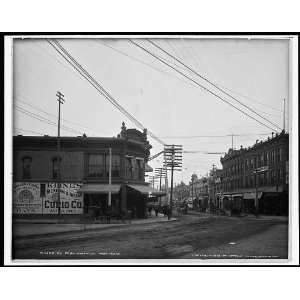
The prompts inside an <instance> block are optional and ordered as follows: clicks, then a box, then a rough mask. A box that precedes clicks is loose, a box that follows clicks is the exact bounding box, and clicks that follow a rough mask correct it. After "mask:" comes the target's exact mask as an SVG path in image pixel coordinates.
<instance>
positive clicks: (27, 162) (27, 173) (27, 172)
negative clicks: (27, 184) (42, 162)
mask: <svg viewBox="0 0 300 300" xmlns="http://www.w3.org/2000/svg"><path fill="white" fill-rule="evenodd" d="M22 161H23V179H30V178H31V163H32V158H31V157H29V156H26V157H23V159H22Z"/></svg>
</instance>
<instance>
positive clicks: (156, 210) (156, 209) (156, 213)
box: [154, 207, 158, 216]
mask: <svg viewBox="0 0 300 300" xmlns="http://www.w3.org/2000/svg"><path fill="white" fill-rule="evenodd" d="M154 211H155V215H156V216H158V208H157V207H156V208H155V209H154Z"/></svg>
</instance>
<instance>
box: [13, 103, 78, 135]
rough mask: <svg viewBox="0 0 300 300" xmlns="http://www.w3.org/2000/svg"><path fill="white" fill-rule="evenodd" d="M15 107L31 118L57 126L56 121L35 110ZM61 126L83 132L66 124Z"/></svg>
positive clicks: (74, 131)
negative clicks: (34, 111) (36, 112)
mask: <svg viewBox="0 0 300 300" xmlns="http://www.w3.org/2000/svg"><path fill="white" fill-rule="evenodd" d="M15 109H16V110H17V111H19V112H21V113H23V114H25V115H27V116H29V117H31V118H34V119H36V120H39V121H41V122H44V123H47V124H48V125H51V126H55V127H56V126H57V123H56V122H53V121H51V120H49V119H47V118H45V117H43V116H41V115H39V114H35V113H33V112H30V111H28V110H26V109H24V108H22V107H20V106H17V105H16V106H15ZM61 128H62V129H64V130H65V131H69V132H73V133H79V134H82V133H81V132H79V131H77V130H75V129H73V128H71V127H68V126H65V125H63V126H61Z"/></svg>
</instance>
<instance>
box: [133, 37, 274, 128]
mask: <svg viewBox="0 0 300 300" xmlns="http://www.w3.org/2000/svg"><path fill="white" fill-rule="evenodd" d="M129 41H130V42H131V43H132V44H133V45H135V46H137V47H138V48H140V49H142V50H143V51H145V52H147V53H148V54H150V55H151V56H153V57H155V58H156V59H158V60H159V61H161V62H162V63H163V64H165V65H167V66H168V67H170V68H172V69H173V70H174V71H176V72H178V73H179V74H181V75H182V76H184V77H185V78H187V79H189V80H191V81H192V82H194V83H195V84H197V85H198V86H200V87H201V88H202V89H204V90H205V91H206V92H208V93H210V94H212V95H214V96H215V97H217V98H218V99H220V100H221V101H223V102H225V103H227V104H229V105H230V106H232V107H233V108H235V109H236V110H238V111H240V112H241V113H243V114H244V115H246V116H248V117H249V118H251V119H253V120H255V121H256V122H258V123H260V124H261V125H263V126H265V127H267V128H269V129H271V130H272V131H277V130H274V128H272V127H270V126H269V125H266V124H265V123H263V122H261V121H260V120H257V119H256V118H255V117H253V116H251V115H249V114H248V113H246V112H244V111H243V110H241V109H240V108H238V107H236V106H235V105H233V104H232V103H231V102H229V101H227V100H226V99H224V98H222V97H221V96H220V95H218V94H216V93H214V92H212V91H211V90H210V89H208V88H206V87H205V86H203V85H202V84H200V83H199V82H197V81H195V80H194V79H192V78H191V77H189V76H187V75H186V74H184V73H182V72H181V71H179V70H178V69H176V68H174V67H173V66H171V65H170V64H168V63H167V62H165V61H164V60H162V59H160V58H159V57H157V56H156V55H155V54H153V53H152V52H150V51H149V50H147V49H146V48H144V47H142V46H140V45H139V44H137V43H135V42H134V41H132V40H131V39H129Z"/></svg>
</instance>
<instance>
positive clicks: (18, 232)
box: [13, 216, 177, 238]
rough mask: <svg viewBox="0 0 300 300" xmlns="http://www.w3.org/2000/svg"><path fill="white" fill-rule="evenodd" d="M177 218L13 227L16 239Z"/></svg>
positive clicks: (17, 225) (19, 223)
mask: <svg viewBox="0 0 300 300" xmlns="http://www.w3.org/2000/svg"><path fill="white" fill-rule="evenodd" d="M176 220H177V219H176V218H172V219H170V220H168V217H164V216H158V217H149V218H147V219H134V220H131V221H128V220H127V221H126V222H123V223H122V222H120V223H108V224H107V223H88V224H57V223H53V220H51V223H49V221H48V223H47V220H44V222H43V223H41V222H40V220H38V223H34V220H31V222H28V221H27V222H24V223H23V222H22V223H21V222H16V223H15V224H14V226H13V236H14V237H15V238H26V237H33V236H40V235H41V236H42V235H52V234H58V233H67V232H78V231H86V230H96V229H104V228H111V227H117V226H125V225H130V224H133V225H135V224H150V223H159V222H170V221H176Z"/></svg>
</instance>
